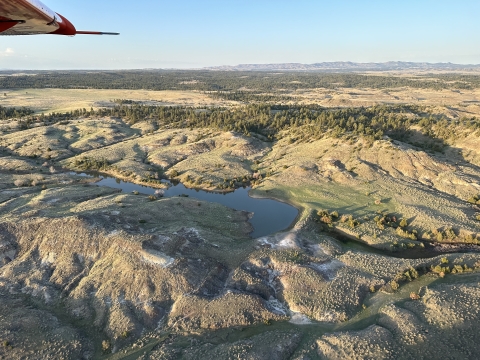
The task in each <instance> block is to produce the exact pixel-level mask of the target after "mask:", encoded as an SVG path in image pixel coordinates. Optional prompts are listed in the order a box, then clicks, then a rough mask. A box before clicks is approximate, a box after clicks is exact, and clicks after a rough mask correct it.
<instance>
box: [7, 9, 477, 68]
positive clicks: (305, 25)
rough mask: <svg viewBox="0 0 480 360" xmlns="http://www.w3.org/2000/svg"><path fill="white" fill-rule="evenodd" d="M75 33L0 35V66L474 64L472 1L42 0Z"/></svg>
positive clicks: (179, 66) (475, 59)
mask: <svg viewBox="0 0 480 360" xmlns="http://www.w3.org/2000/svg"><path fill="white" fill-rule="evenodd" d="M43 2H44V3H45V4H46V5H47V6H49V7H50V8H51V9H52V10H54V11H56V12H58V13H60V14H62V15H64V16H65V17H67V18H68V19H69V20H71V21H72V23H73V24H74V25H75V26H76V27H77V29H78V30H101V31H118V32H121V35H120V36H118V37H106V36H103V37H92V36H76V37H74V38H70V37H59V36H47V35H41V36H28V37H0V69H2V68H3V69H5V68H11V69H75V68H77V69H100V68H102V69H105V68H107V69H119V68H194V67H203V66H213V65H236V64H242V63H283V62H301V63H315V62H323V61H356V62H370V61H373V62H383V61H390V60H401V61H428V62H455V63H480V41H479V40H480V20H479V16H480V15H479V14H480V1H478V0H472V1H471V0H457V1H444V0H415V1H411V0H382V1H367V0H350V1H349V0H309V1H307V0H289V1H284V0H254V1H253V0H175V1H171V0H169V1H166V0H129V1H127V0H95V1H94V0H68V1H67V0H43Z"/></svg>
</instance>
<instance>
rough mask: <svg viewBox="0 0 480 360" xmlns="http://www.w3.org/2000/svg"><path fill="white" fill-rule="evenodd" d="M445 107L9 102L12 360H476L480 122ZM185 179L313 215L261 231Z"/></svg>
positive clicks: (7, 354) (3, 307)
mask: <svg viewBox="0 0 480 360" xmlns="http://www.w3.org/2000/svg"><path fill="white" fill-rule="evenodd" d="M431 91H433V90H431ZM442 91H443V90H442ZM224 95H225V94H224ZM192 96H193V95H192ZM202 96H204V97H208V93H205V94H202ZM212 96H213V95H212ZM215 96H220V95H219V94H217V95H215ZM456 96H457V95H456ZM100 100H101V99H99V101H100ZM138 101H139V100H138ZM446 110H447V109H446V108H440V107H438V106H437V105H435V106H433V105H432V106H426V105H425V106H423V105H422V106H419V105H398V104H395V105H381V106H379V105H376V106H372V107H348V108H346V107H344V108H341V107H335V108H334V107H332V108H330V109H327V108H322V107H320V106H318V105H298V104H289V105H287V104H277V105H271V104H270V105H265V104H247V105H241V104H239V103H235V104H231V105H230V106H229V107H215V106H202V107H189V106H180V105H178V104H177V106H175V107H168V106H167V107H165V106H156V105H152V104H150V103H149V104H143V103H139V102H137V100H135V101H133V100H132V101H127V100H123V101H119V100H117V101H116V102H115V105H112V106H109V107H105V108H100V109H98V110H95V109H91V110H84V109H80V110H78V111H72V112H69V113H63V114H47V115H41V114H32V113H31V112H30V111H28V109H23V110H22V111H23V112H22V113H19V112H18V111H17V113H15V112H14V111H13V110H12V111H10V112H5V114H8V116H7V115H5V119H4V120H0V129H1V133H0V320H1V321H0V340H1V343H0V356H1V357H3V358H8V359H25V358H27V359H28V358H39V357H41V358H51V359H57V358H64V359H98V358H100V359H101V358H105V359H138V358H142V359H211V358H219V359H235V358H240V359H305V360H306V359H317V358H321V359H323V358H325V359H346V358H357V359H367V358H379V359H391V358H399V359H410V358H414V357H420V358H436V357H438V358H440V357H444V356H446V354H448V357H451V358H465V359H474V358H475V354H477V353H479V352H480V349H479V347H478V342H477V341H476V340H475V334H476V333H477V332H478V330H479V325H478V324H479V318H478V313H479V311H478V310H479V308H480V304H479V301H480V292H479V290H478V289H479V288H480V287H479V281H480V275H479V274H480V273H479V269H480V251H479V250H480V247H479V246H480V184H479V180H480V160H479V159H480V157H479V150H478V149H479V147H478V146H477V145H478V144H479V135H480V134H479V129H480V122H479V120H477V118H475V117H473V116H472V117H469V118H454V117H453V116H451V115H448V113H447V111H446ZM15 114H16V115H15ZM76 172H77V173H82V172H87V173H88V174H90V176H80V175H79V174H77V173H76ZM98 173H100V174H105V175H108V176H111V177H115V178H117V179H119V180H123V181H125V182H129V183H134V184H139V185H144V186H148V187H151V188H152V191H151V195H144V194H141V193H138V192H134V193H129V192H122V191H121V190H119V189H114V188H110V187H104V186H98V184H97V181H98V178H97V177H96V175H97V174H98ZM166 179H168V180H170V182H168V183H167V182H165V181H162V180H166ZM177 182H181V183H182V184H184V185H185V186H186V187H188V188H197V189H203V190H208V191H219V192H227V191H234V190H235V189H238V188H240V187H242V186H244V187H246V186H250V187H252V190H251V192H250V195H251V196H253V197H261V198H271V199H276V200H278V201H282V202H286V203H289V204H291V205H293V206H295V207H296V208H297V209H298V210H299V216H298V217H297V219H296V220H295V222H294V223H292V224H285V226H284V228H285V229H286V230H284V231H282V232H279V233H275V234H269V235H266V236H262V237H260V238H252V237H251V236H250V234H251V232H252V230H253V229H252V225H251V223H250V222H249V219H250V218H251V217H252V216H255V214H251V213H247V212H245V211H237V210H233V209H230V208H227V207H225V206H222V205H220V204H216V203H211V202H207V201H203V200H198V199H196V198H195V197H192V196H190V197H187V196H177V197H169V198H167V197H163V196H162V194H163V192H162V191H161V190H162V189H165V188H166V187H168V186H173V185H174V184H175V183H177ZM172 184H173V185H172ZM153 189H157V190H158V191H157V192H155V191H154V190H153ZM426 354H428V355H426Z"/></svg>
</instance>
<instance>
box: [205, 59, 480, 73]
mask: <svg viewBox="0 0 480 360" xmlns="http://www.w3.org/2000/svg"><path fill="white" fill-rule="evenodd" d="M205 69H206V70H214V71H327V72H328V71H395V70H397V71H404V70H418V71H428V70H431V71H432V70H441V71H462V70H463V71H468V70H480V65H478V64H477V65H473V64H472V65H462V64H452V63H426V62H404V61H389V62H383V63H356V62H350V61H336V62H322V63H315V64H300V63H282V64H240V65H235V66H229V65H225V66H214V67H207V68H205Z"/></svg>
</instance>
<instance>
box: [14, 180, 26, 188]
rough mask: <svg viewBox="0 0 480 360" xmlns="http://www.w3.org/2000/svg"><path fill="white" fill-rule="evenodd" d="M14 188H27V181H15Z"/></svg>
mask: <svg viewBox="0 0 480 360" xmlns="http://www.w3.org/2000/svg"><path fill="white" fill-rule="evenodd" d="M13 184H14V185H15V186H16V187H23V186H28V181H27V180H24V179H17V180H15V181H14V182H13Z"/></svg>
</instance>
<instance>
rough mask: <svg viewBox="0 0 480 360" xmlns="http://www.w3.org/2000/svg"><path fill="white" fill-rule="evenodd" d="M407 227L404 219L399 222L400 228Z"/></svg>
mask: <svg viewBox="0 0 480 360" xmlns="http://www.w3.org/2000/svg"><path fill="white" fill-rule="evenodd" d="M407 226H408V222H407V220H406V219H402V220H401V221H400V227H402V228H404V227H407Z"/></svg>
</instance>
